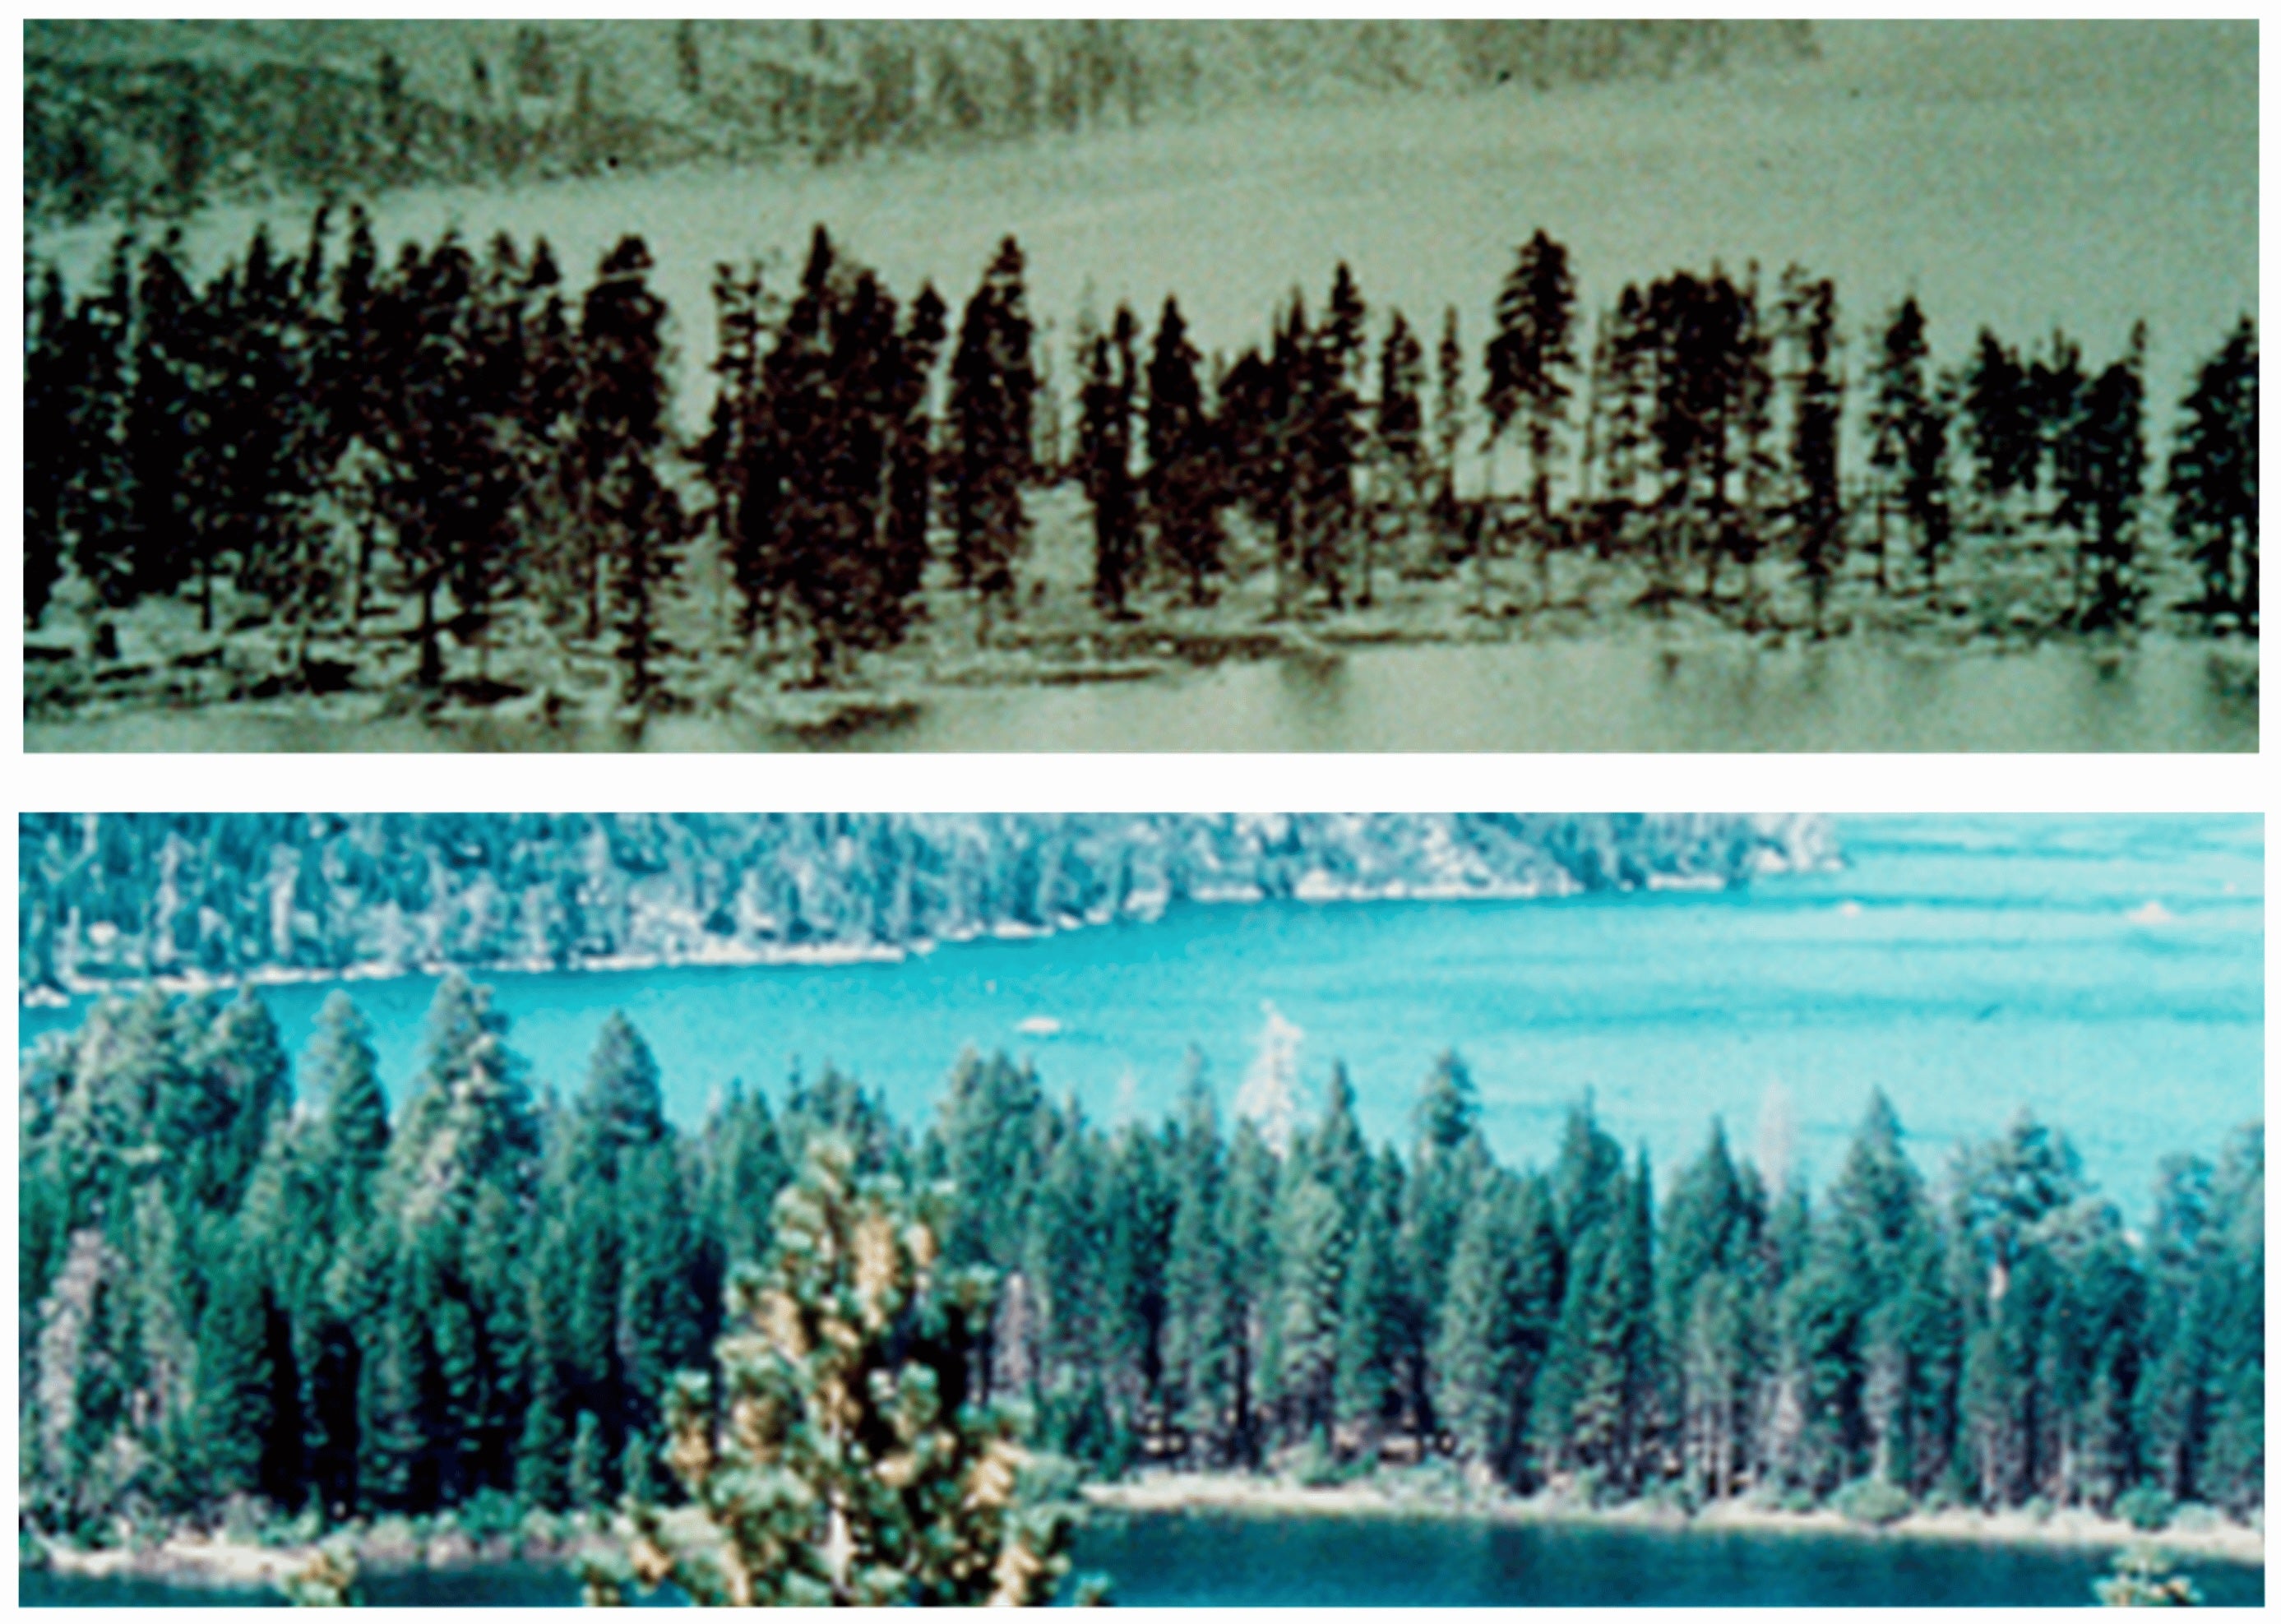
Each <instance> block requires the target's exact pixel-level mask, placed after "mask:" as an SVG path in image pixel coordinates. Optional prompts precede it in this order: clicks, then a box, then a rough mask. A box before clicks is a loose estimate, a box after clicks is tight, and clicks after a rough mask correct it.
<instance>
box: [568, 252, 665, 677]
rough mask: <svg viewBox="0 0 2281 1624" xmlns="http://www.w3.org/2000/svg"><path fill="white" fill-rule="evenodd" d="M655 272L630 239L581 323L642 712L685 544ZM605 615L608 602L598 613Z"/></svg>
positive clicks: (601, 497)
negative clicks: (667, 459) (665, 598)
mask: <svg viewBox="0 0 2281 1624" xmlns="http://www.w3.org/2000/svg"><path fill="white" fill-rule="evenodd" d="M650 266H651V259H650V254H649V249H648V246H647V245H646V244H644V243H643V241H642V240H641V239H640V238H639V237H638V236H629V237H624V238H622V239H621V240H620V241H619V243H618V244H617V246H616V247H615V248H613V249H612V250H611V251H609V252H608V253H607V254H605V255H604V256H603V257H602V262H601V268H600V272H599V275H598V277H597V279H596V281H595V283H594V285H593V287H592V288H591V289H589V290H587V293H586V298H585V302H584V306H583V308H582V310H581V312H580V315H579V326H578V344H579V350H580V352H581V356H582V359H583V362H584V377H585V396H584V402H583V411H582V414H581V415H582V421H583V432H584V457H585V477H586V489H587V490H588V491H589V492H590V493H591V498H590V499H591V500H592V502H593V504H594V507H595V522H596V523H597V525H598V527H599V530H600V531H601V533H602V534H603V535H604V536H606V537H607V547H608V552H609V556H610V560H611V564H612V571H611V577H610V588H611V596H612V599H613V602H614V604H615V611H616V630H617V633H618V642H617V651H616V652H617V657H618V661H619V663H620V665H621V666H622V668H623V670H624V694H625V700H626V702H627V703H628V704H629V705H631V706H634V707H636V708H646V707H647V706H648V705H649V703H650V701H651V700H652V698H653V692H654V689H655V685H656V682H655V676H656V674H655V670H654V667H655V663H656V661H657V657H658V655H659V654H660V653H662V652H664V651H663V646H662V645H661V640H660V638H659V635H658V625H657V611H658V603H657V594H658V592H659V590H660V588H661V586H662V584H663V583H664V582H665V581H666V580H667V579H668V578H669V576H671V575H672V573H673V570H674V568H675V565H676V561H677V557H678V547H679V544H680V539H681V513H680V505H679V503H678V501H677V499H675V497H674V495H673V492H672V491H671V490H670V489H669V488H668V487H667V486H666V485H665V484H664V483H663V482H662V481H661V479H660V478H659V476H658V470H657V457H658V455H659V453H660V452H661V449H662V447H663V445H664V442H665V437H666V421H665V376H664V367H665V336H664V326H665V317H666V310H665V305H663V304H662V303H661V301H660V300H659V299H658V298H657V296H656V295H655V294H653V293H652V292H651V291H650V290H649V286H648V282H647V276H648V272H649V269H650ZM595 585H596V590H597V591H599V582H597V583H596V584H595ZM590 614H591V615H597V616H598V615H599V603H598V604H597V606H596V607H594V608H593V609H592V610H590ZM594 629H595V628H594V624H593V622H592V620H590V622H589V631H590V632H592V630H594Z"/></svg>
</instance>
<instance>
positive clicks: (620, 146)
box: [24, 18, 1815, 220]
mask: <svg viewBox="0 0 2281 1624" xmlns="http://www.w3.org/2000/svg"><path fill="white" fill-rule="evenodd" d="M1814 49H1815V46H1814V39H1813V26H1812V25H1811V24H1810V23H1805V22H1747V21H1734V20H1723V19H1709V20H1701V21H1688V20H1676V19H1666V20H1659V21H1652V20H1651V21H1616V20H1598V19H1570V20H1566V21H1510V20H1488V19H1482V20H1476V21H1449V22H1443V21H1420V22H1403V21H1366V22H1357V23H1345V22H1338V21H1322V20H1317V21H1302V22H1288V21H1283V22H1278V21H1264V20H1261V21H1236V22H1210V21H1202V20H1174V19H1161V20H1154V21H1133V20H1125V19H1082V20H1071V21H1051V20H1035V21H1013V20H1003V19H1001V20H995V21H979V20H969V21H938V22H924V21H910V20H897V19H860V18H858V19H849V18H841V19H808V20H762V19H738V20H724V19H712V20H706V21H695V20H683V21H646V20H634V21H613V22H605V23H599V24H598V23H582V22H576V21H563V20H541V19H534V20H531V21H529V22H522V23H515V22H500V21H490V22H486V21H480V20H473V19H425V20H423V21H421V22H417V23H414V22H406V21H402V20H393V21H391V20H386V19H361V20H342V21H326V22H315V21H264V20H257V19H235V20H228V21H204V22H196V21H191V22H159V21H150V22H128V21H120V20H105V19H74V20H53V19H50V20H45V21H35V22H34V23H32V24H31V26H30V27H27V29H26V30H25V38H24V56H25V70H26V71H25V94H24V104H25V141H24V146H25V163H24V202H25V207H26V210H27V213H29V214H30V215H31V216H32V217H33V218H35V219H53V218H60V219H65V220H73V219H81V218H84V217H86V216H88V215H89V214H92V213H99V212H103V211H115V212H118V213H134V212H138V211H141V212H155V213H184V212H188V211H189V210H193V209H196V208H197V207H199V206H200V205H205V204H207V203H210V202H213V201H218V200H221V199H228V198H235V197H268V196H274V195H277V194H280V193H292V192H296V191H299V192H305V193H308V194H310V195H312V196H321V195H324V194H326V193H329V192H337V191H340V190H342V189H347V188H351V187H363V188H372V187H375V186H381V187H389V188H395V187H406V186H422V185H439V184H440V185H452V184H467V183H470V182H474V183H488V184H494V185H517V184H528V183H530V182H537V181H545V180H548V179H553V178H560V177H576V176H585V175H594V174H638V173H643V172H648V171H656V170H660V169H664V168H669V167H671V166H676V165H683V164H689V163H692V162H708V161H709V162H737V163H749V162H768V161H795V162H807V161H813V162H816V163H829V162H833V161H836V160H839V159H849V158H854V157H860V156H861V155H862V154H864V153H866V152H872V151H911V150H917V149H931V148H950V149H965V148H970V147H974V146H978V145H983V144H986V143H999V142H1010V141H1019V140H1025V139H1032V138H1039V137H1050V136H1055V135H1078V134H1079V133H1082V132H1085V131H1089V130H1096V129H1102V128H1112V129H1116V128H1136V127H1139V126H1141V125H1144V124H1155V123H1162V122H1166V121H1173V120H1179V119H1181V118H1183V117H1187V116H1192V115H1194V114H1195V113H1198V112H1207V111H1210V110H1214V109H1222V108H1229V107H1244V106H1257V105H1272V104H1278V103H1290V102H1297V101H1311V100H1318V99H1323V98H1326V97H1327V98H1334V99H1335V98H1342V97H1355V96H1359V95H1380V96H1395V95H1410V96H1417V95H1442V96H1454V95H1462V94H1465V93H1466V92H1469V91H1480V90H1486V89H1495V88H1497V87H1504V86H1512V87H1515V88H1535V89H1542V88H1545V87H1548V86H1551V85H1555V84H1573V83H1589V82H1595V81H1604V80H1611V79H1626V78H1659V77H1666V76H1669V75H1672V74H1674V73H1690V72H1707V71H1715V70H1717V69H1718V68H1720V67H1721V66H1725V65H1726V64H1728V63H1729V62H1731V61H1737V60H1742V61H1747V60H1751V59H1758V60H1774V61H1782V60H1793V59H1797V58H1809V57H1811V56H1812V55H1813V52H1814Z"/></svg>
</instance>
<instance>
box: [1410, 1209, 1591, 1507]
mask: <svg viewBox="0 0 2281 1624" xmlns="http://www.w3.org/2000/svg"><path fill="white" fill-rule="evenodd" d="M1559 1270H1560V1264H1559V1258H1558V1241H1557V1239H1556V1238H1555V1237H1554V1236H1553V1233H1552V1224H1551V1213H1550V1202H1549V1201H1548V1199H1547V1196H1546V1192H1545V1190H1544V1187H1543V1183H1542V1181H1541V1180H1537V1179H1531V1180H1528V1181H1527V1182H1526V1183H1522V1182H1520V1181H1519V1180H1516V1179H1512V1177H1510V1176H1509V1175H1505V1174H1502V1173H1500V1174H1496V1175H1494V1176H1492V1177H1490V1178H1488V1179H1484V1180H1482V1181H1481V1183H1480V1184H1478V1185H1477V1186H1476V1187H1475V1188H1474V1189H1473V1192H1472V1195H1471V1198H1470V1200H1469V1201H1468V1202H1467V1203H1466V1210H1465V1220H1464V1223H1463V1225H1462V1226H1461V1227H1460V1229H1459V1231H1458V1247H1457V1252H1456V1255H1455V1256H1454V1257H1452V1259H1451V1261H1450V1276H1449V1286H1448V1291H1447V1295H1446V1296H1445V1298H1444V1300H1443V1303H1442V1313H1441V1317H1440V1326H1439V1329H1438V1331H1437V1333H1436V1335H1435V1339H1434V1347H1433V1353H1432V1361H1431V1363H1432V1368H1433V1372H1434V1413H1435V1414H1436V1415H1437V1416H1438V1417H1439V1418H1440V1419H1441V1421H1442V1426H1443V1427H1446V1428H1447V1429H1448V1431H1449V1433H1450V1436H1451V1438H1452V1439H1453V1440H1454V1441H1455V1442H1456V1444H1457V1447H1458V1451H1459V1453H1460V1454H1461V1455H1462V1456H1463V1457H1465V1458H1466V1459H1469V1460H1472V1461H1474V1462H1477V1463H1479V1464H1480V1465H1481V1467H1482V1468H1483V1469H1484V1470H1486V1471H1487V1472H1488V1473H1489V1474H1491V1475H1492V1476H1493V1477H1495V1478H1496V1479H1498V1480H1500V1481H1504V1482H1507V1483H1513V1484H1518V1483H1519V1482H1521V1481H1523V1478H1524V1474H1525V1465H1524V1460H1525V1453H1524V1451H1525V1446H1526V1440H1527V1425H1528V1417H1529V1401H1530V1396H1531V1394H1532V1391H1533V1389H1534V1388H1535V1379H1536V1373H1537V1370H1538V1367H1539V1365H1540V1364H1541V1361H1542V1359H1543V1355H1544V1351H1545V1349H1546V1345H1547V1342H1548V1341H1549V1337H1550V1330H1551V1326H1552V1316H1553V1314H1554V1312H1555V1311H1556V1310H1557V1308H1558V1301H1559V1295H1560V1283H1559Z"/></svg>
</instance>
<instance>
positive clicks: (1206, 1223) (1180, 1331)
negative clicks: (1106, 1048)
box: [1164, 1056, 1241, 1440]
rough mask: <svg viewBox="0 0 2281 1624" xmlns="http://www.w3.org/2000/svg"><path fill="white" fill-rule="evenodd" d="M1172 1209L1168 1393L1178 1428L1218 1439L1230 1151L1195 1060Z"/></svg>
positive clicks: (1229, 1284)
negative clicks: (1223, 1225)
mask: <svg viewBox="0 0 2281 1624" xmlns="http://www.w3.org/2000/svg"><path fill="white" fill-rule="evenodd" d="M1179 1126H1180V1138H1179V1150H1178V1160H1177V1162H1176V1164H1175V1165H1174V1168H1173V1180H1174V1184H1173V1191H1172V1195H1173V1200H1174V1203H1175V1206H1174V1211H1173V1218H1172V1231H1171V1238H1170V1242H1169V1246H1168V1249H1167V1255H1166V1257H1165V1264H1164V1297H1165V1302H1164V1365H1165V1386H1166V1388H1167V1390H1168V1392H1169V1393H1170V1394H1171V1402H1172V1405H1173V1415H1174V1419H1175V1421H1176V1424H1178V1425H1179V1426H1182V1427H1187V1428H1189V1429H1192V1430H1193V1431H1194V1432H1196V1433H1201V1434H1202V1435H1203V1436H1204V1437H1205V1438H1206V1439H1207V1440H1212V1439H1216V1438H1217V1437H1218V1436H1219V1435H1221V1433H1222V1432H1223V1430H1224V1428H1225V1427H1226V1423H1227V1419H1228V1417H1229V1413H1230V1410H1231V1407H1232V1404H1233V1396H1234V1395H1233V1381H1234V1377H1235V1370H1234V1365H1235V1364H1236V1348H1235V1346H1234V1343H1235V1340H1236V1338H1237V1337H1238V1336H1239V1335H1240V1334H1241V1326H1240V1325H1239V1323H1238V1322H1237V1319H1236V1315H1235V1306H1236V1297H1235V1282H1234V1280H1233V1279H1232V1278H1231V1273H1230V1271H1231V1269H1232V1266H1233V1259H1232V1258H1231V1257H1230V1255H1229V1249H1228V1244H1227V1240H1226V1234H1225V1233H1224V1232H1223V1231H1222V1229H1221V1226H1220V1217H1221V1210H1222V1204H1223V1203H1224V1201H1225V1194H1224V1192H1225V1190H1226V1182H1227V1167H1226V1147H1225V1145H1224V1144H1223V1142H1222V1141H1221V1137H1220V1131H1219V1114H1218V1110H1217V1108H1216V1107H1215V1105H1214V1104H1213V1101H1212V1095H1211V1090H1210V1086H1209V1084H1208V1083H1207V1081H1206V1079H1205V1078H1204V1075H1203V1070H1202V1064H1201V1062H1200V1061H1199V1060H1198V1059H1197V1058H1196V1057H1195V1056H1191V1058H1190V1064H1189V1071H1188V1080H1187V1084H1186V1086H1185V1087H1184V1088H1183V1089H1182V1093H1181V1102H1180V1117H1179Z"/></svg>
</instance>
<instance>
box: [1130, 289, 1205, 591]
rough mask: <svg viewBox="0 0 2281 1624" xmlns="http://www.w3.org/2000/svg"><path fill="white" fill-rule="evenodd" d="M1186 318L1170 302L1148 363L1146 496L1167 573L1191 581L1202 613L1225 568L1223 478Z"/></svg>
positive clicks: (1189, 586) (1161, 318) (1174, 303)
mask: <svg viewBox="0 0 2281 1624" xmlns="http://www.w3.org/2000/svg"><path fill="white" fill-rule="evenodd" d="M1197 360H1198V357H1197V355H1196V351H1195V346H1194V345H1193V344H1190V343H1189V342H1188V329H1187V320H1186V319H1185V318H1184V317H1183V316H1182V315H1181V314H1180V307H1179V304H1178V303H1177V302H1175V301H1174V300H1173V299H1171V298H1166V299H1165V300H1164V313H1163V315H1162V316H1161V317H1160V318H1159V319H1158V321H1157V323H1156V343H1155V344H1154V346H1153V347H1152V349H1151V350H1150V352H1149V360H1148V421H1147V427H1146V435H1147V441H1148V481H1147V486H1146V490H1147V495H1148V513H1149V517H1150V521H1151V522H1152V524H1153V526H1154V529H1155V531H1156V547H1157V552H1158V554H1159V556H1160V557H1161V558H1162V559H1163V561H1164V566H1165V568H1166V570H1167V573H1170V574H1172V575H1175V576H1180V577H1183V578H1185V579H1186V580H1187V584H1188V601H1189V603H1190V604H1192V605H1194V606H1195V607H1202V606H1203V604H1204V603H1205V602H1206V600H1207V598H1206V594H1207V586H1208V583H1209V582H1210V580H1211V578H1212V577H1213V576H1217V575H1218V574H1219V573H1220V571H1221V568H1222V566H1221V549H1222V547H1223V545H1225V544H1224V538H1223V537H1222V534H1221V528H1220V516H1219V515H1220V508H1221V506H1222V505H1223V502H1224V499H1225V498H1224V492H1223V488H1222V487H1223V483H1224V480H1225V472H1224V470H1223V469H1222V468H1221V466H1220V458H1219V455H1218V441H1217V436H1216V434H1215V432H1214V425H1213V424H1212V422H1211V421H1210V418H1209V416H1208V415H1207V414H1206V412H1205V408H1204V400H1203V391H1202V385H1201V384H1200V383H1199V382H1198V380H1197V376H1196V363H1197Z"/></svg>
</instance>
